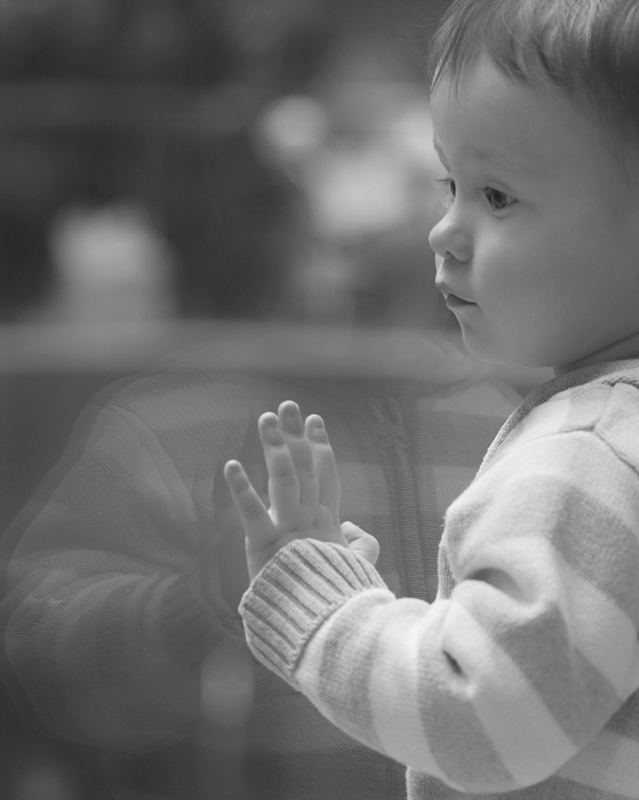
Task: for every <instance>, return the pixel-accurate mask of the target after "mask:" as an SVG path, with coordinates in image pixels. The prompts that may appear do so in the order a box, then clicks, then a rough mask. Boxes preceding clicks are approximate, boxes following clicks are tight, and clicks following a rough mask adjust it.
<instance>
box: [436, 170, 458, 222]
mask: <svg viewBox="0 0 639 800" xmlns="http://www.w3.org/2000/svg"><path fill="white" fill-rule="evenodd" d="M435 183H436V185H437V186H438V187H439V186H442V187H443V188H444V189H445V190H446V196H445V197H440V199H439V203H438V208H439V211H440V213H442V214H446V213H447V212H448V210H449V209H450V207H451V206H452V205H453V200H454V199H455V195H456V194H457V187H456V186H455V181H454V180H453V179H452V178H441V179H439V180H436V181H435Z"/></svg>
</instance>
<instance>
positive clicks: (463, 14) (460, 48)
mask: <svg viewBox="0 0 639 800" xmlns="http://www.w3.org/2000/svg"><path fill="white" fill-rule="evenodd" d="M483 54H486V55H488V56H489V57H490V58H491V60H492V61H493V62H494V64H495V65H496V66H497V68H498V69H499V70H501V71H502V72H503V73H504V74H505V75H507V76H508V77H510V78H513V79H515V80H517V81H519V82H521V83H523V84H529V85H543V84H546V85H552V86H556V87H559V88H561V89H564V90H565V91H566V92H567V93H568V94H569V95H570V97H571V98H572V99H573V100H575V101H576V102H577V103H578V104H579V103H581V104H582V105H584V101H585V104H586V107H590V108H591V109H592V110H594V111H595V112H596V113H597V114H598V115H599V117H600V118H601V119H602V121H603V122H604V124H606V125H607V126H609V127H611V128H613V130H614V132H615V133H616V134H621V135H622V140H623V141H625V142H626V144H632V145H633V146H634V148H636V149H639V0H454V2H453V3H452V4H451V5H450V7H449V8H448V10H447V12H446V13H445V14H444V16H443V18H442V20H441V22H440V25H439V27H438V30H437V32H436V33H435V35H434V37H433V40H432V43H431V51H430V74H431V76H432V85H433V86H435V85H436V83H437V81H438V80H439V79H440V78H442V77H446V78H450V79H451V80H452V81H453V85H456V84H457V83H458V81H459V80H460V79H461V78H463V75H464V74H465V71H466V70H467V69H468V68H469V67H472V66H473V65H474V63H475V62H476V60H477V59H478V58H479V57H480V56H481V55H483Z"/></svg>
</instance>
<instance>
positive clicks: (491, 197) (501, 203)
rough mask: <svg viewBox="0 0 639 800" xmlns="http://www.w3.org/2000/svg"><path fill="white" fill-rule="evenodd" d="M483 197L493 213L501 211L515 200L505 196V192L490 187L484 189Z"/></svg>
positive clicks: (507, 195)
mask: <svg viewBox="0 0 639 800" xmlns="http://www.w3.org/2000/svg"><path fill="white" fill-rule="evenodd" d="M484 195H485V196H486V199H487V200H488V204H489V205H490V207H491V208H492V209H493V211H503V209H504V208H506V207H507V206H509V205H512V203H514V202H516V201H515V198H514V197H511V196H510V195H509V194H506V192H501V191H500V190H499V189H492V188H491V187H490V186H487V187H486V188H485V189H484Z"/></svg>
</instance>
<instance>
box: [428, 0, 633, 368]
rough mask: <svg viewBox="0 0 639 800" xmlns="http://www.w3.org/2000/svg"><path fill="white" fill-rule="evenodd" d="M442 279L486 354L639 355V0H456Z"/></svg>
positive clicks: (436, 53)
mask: <svg viewBox="0 0 639 800" xmlns="http://www.w3.org/2000/svg"><path fill="white" fill-rule="evenodd" d="M433 63H434V80H433V91H432V97H431V103H432V112H433V122H434V127H435V139H436V145H437V148H438V152H439V154H440V157H441V160H442V164H443V166H444V169H445V170H446V171H447V179H446V182H447V183H448V185H449V186H450V196H449V201H448V204H447V205H448V208H447V211H446V213H445V215H444V217H443V219H442V220H441V221H440V222H439V223H438V224H437V225H436V226H435V228H434V229H433V231H432V233H431V245H432V247H433V249H434V250H435V252H436V253H437V255H438V258H437V282H438V285H440V288H441V289H442V291H443V292H444V294H446V295H447V297H448V305H449V307H450V308H451V309H452V310H453V311H454V313H455V314H456V316H457V318H458V320H459V322H460V325H461V328H462V332H463V334H464V339H465V341H466V343H467V345H468V347H469V349H470V350H471V351H472V352H474V353H475V354H476V355H478V356H480V357H485V358H490V359H505V360H509V361H516V362H519V363H522V364H530V365H538V366H541V365H544V366H553V367H555V368H556V369H559V370H565V369H567V368H569V367H571V366H575V365H576V364H578V363H590V362H596V361H603V360H608V359H610V358H617V357H619V358H625V357H630V356H635V355H636V356H638V357H639V0H456V2H454V3H453V4H452V6H451V8H450V9H449V12H448V13H447V15H446V17H445V18H444V20H443V22H442V25H441V26H440V29H439V32H438V34H437V36H436V37H435V40H434V43H433Z"/></svg>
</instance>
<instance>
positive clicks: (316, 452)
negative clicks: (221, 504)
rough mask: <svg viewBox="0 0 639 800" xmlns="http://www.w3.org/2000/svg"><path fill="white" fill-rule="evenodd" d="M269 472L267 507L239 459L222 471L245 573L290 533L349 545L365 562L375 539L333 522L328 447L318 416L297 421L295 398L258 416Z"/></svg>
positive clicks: (335, 486)
mask: <svg viewBox="0 0 639 800" xmlns="http://www.w3.org/2000/svg"><path fill="white" fill-rule="evenodd" d="M258 428H259V433H260V439H261V440H262V445H263V447H264V456H265V458H266V466H267V469H268V474H269V489H268V491H269V500H270V508H269V509H268V510H267V508H266V506H265V505H264V503H262V501H261V499H260V497H259V496H258V494H257V492H256V491H255V489H254V488H253V486H252V485H251V483H250V481H249V479H248V477H247V476H246V473H245V472H244V469H243V467H242V465H241V464H240V463H239V462H238V461H229V462H228V463H227V464H226V466H225V469H224V475H225V477H226V481H227V483H228V486H229V490H230V492H231V497H232V498H233V502H234V503H235V505H236V507H237V510H238V512H239V514H240V518H241V520H242V525H243V526H244V532H245V534H246V557H247V564H248V571H249V577H250V578H251V579H253V578H254V577H255V575H257V573H258V572H259V571H260V570H261V569H262V567H263V566H264V564H266V562H267V561H269V560H270V559H271V558H272V557H273V556H274V555H275V553H276V552H277V551H278V550H279V549H280V547H284V545H286V544H288V543H289V542H290V541H292V540H293V539H297V538H310V539H320V540H321V541H324V542H335V543H337V544H341V545H344V546H346V547H351V548H352V549H353V550H356V551H357V552H359V553H360V554H361V555H363V556H364V557H365V558H367V559H368V560H369V561H370V562H371V563H375V561H376V560H377V555H378V553H379V546H378V544H377V541H376V539H375V538H374V537H373V536H370V534H367V533H364V531H362V530H360V529H359V528H357V526H355V525H353V524H352V523H349V522H345V523H344V524H343V526H341V525H340V522H339V500H340V484H339V478H338V475H337V464H336V462H335V456H334V454H333V448H332V447H331V445H330V442H329V440H328V434H327V433H326V429H325V427H324V423H323V421H322V418H321V417H318V416H317V415H316V414H313V415H311V416H310V417H307V419H306V422H305V423H304V422H303V421H302V417H301V415H300V410H299V407H298V406H297V404H296V403H293V402H291V401H287V402H285V403H282V404H281V405H280V407H279V409H278V414H277V415H276V414H273V413H270V412H269V413H267V414H262V416H261V417H260V419H259V422H258Z"/></svg>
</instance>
